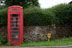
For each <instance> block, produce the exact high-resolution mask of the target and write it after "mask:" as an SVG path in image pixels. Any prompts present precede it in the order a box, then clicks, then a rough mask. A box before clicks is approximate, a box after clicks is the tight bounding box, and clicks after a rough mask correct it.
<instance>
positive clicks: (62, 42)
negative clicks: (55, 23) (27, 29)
mask: <svg viewBox="0 0 72 48" xmlns="http://www.w3.org/2000/svg"><path fill="white" fill-rule="evenodd" d="M62 45H72V37H69V38H62V39H56V40H52V41H50V42H48V41H42V42H31V43H23V44H21V45H20V46H62Z"/></svg>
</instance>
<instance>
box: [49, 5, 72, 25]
mask: <svg viewBox="0 0 72 48" xmlns="http://www.w3.org/2000/svg"><path fill="white" fill-rule="evenodd" d="M50 10H51V11H52V12H54V13H55V15H56V16H55V19H56V21H55V23H56V24H72V23H71V22H72V5H70V4H59V5H56V6H54V7H52V8H50Z"/></svg>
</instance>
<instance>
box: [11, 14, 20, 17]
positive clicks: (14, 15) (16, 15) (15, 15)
mask: <svg viewBox="0 0 72 48" xmlns="http://www.w3.org/2000/svg"><path fill="white" fill-rule="evenodd" d="M11 16H13V17H18V16H19V14H11Z"/></svg>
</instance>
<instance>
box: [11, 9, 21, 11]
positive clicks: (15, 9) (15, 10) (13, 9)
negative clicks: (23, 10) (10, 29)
mask: <svg viewBox="0 0 72 48" xmlns="http://www.w3.org/2000/svg"><path fill="white" fill-rule="evenodd" d="M10 11H20V10H19V9H11V10H10Z"/></svg>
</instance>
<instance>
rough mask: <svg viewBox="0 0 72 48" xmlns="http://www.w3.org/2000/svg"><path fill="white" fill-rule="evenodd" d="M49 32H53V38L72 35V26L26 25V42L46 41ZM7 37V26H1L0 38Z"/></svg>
mask: <svg viewBox="0 0 72 48" xmlns="http://www.w3.org/2000/svg"><path fill="white" fill-rule="evenodd" d="M48 32H51V33H52V37H51V39H55V38H60V37H69V36H72V26H70V25H54V24H53V25H51V26H24V36H23V37H24V42H34V41H46V40H47V34H48ZM2 37H7V26H2V27H0V38H2Z"/></svg>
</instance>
